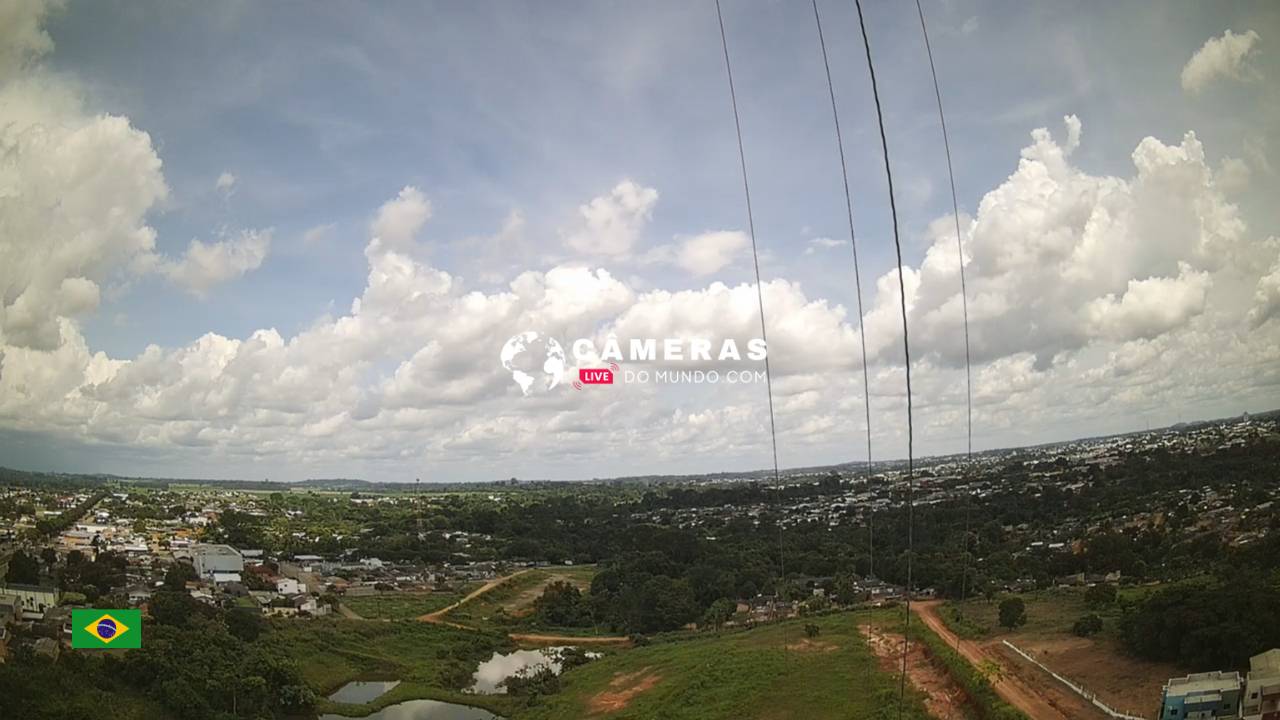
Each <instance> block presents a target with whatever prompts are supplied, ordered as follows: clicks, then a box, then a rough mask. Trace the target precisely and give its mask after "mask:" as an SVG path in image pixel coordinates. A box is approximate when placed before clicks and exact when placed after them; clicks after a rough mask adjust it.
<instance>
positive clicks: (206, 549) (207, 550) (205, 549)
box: [192, 545, 240, 557]
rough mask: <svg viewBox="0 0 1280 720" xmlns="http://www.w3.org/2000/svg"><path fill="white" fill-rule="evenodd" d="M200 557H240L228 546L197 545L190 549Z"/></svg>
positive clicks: (238, 553) (237, 552)
mask: <svg viewBox="0 0 1280 720" xmlns="http://www.w3.org/2000/svg"><path fill="white" fill-rule="evenodd" d="M192 550H193V551H194V552H197V553H200V554H201V555H221V556H223V557H231V556H233V555H234V556H236V557H239V556H240V552H239V551H238V550H236V549H235V548H233V547H231V546H230V545H197V546H195V547H194V548H192Z"/></svg>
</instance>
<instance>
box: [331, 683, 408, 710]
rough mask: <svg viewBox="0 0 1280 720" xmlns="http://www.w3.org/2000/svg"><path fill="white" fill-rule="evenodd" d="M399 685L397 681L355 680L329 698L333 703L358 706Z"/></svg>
mask: <svg viewBox="0 0 1280 720" xmlns="http://www.w3.org/2000/svg"><path fill="white" fill-rule="evenodd" d="M399 684H400V681H399V680H356V681H354V682H349V683H347V684H346V685H343V686H342V687H340V688H338V691H337V692H335V693H334V694H332V695H330V696H329V699H330V700H332V701H334V702H340V703H352V704H356V705H358V704H360V703H367V702H369V701H370V700H374V699H377V698H379V697H382V695H383V694H384V693H386V692H387V691H389V690H391V688H393V687H395V686H397V685H399Z"/></svg>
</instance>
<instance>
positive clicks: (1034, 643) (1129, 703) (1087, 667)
mask: <svg viewBox="0 0 1280 720" xmlns="http://www.w3.org/2000/svg"><path fill="white" fill-rule="evenodd" d="M1013 642H1014V643H1015V644H1017V646H1018V647H1020V648H1022V649H1023V650H1024V651H1026V652H1027V653H1028V654H1029V655H1031V656H1032V657H1034V658H1035V659H1036V660H1039V661H1040V662H1042V663H1044V664H1045V665H1046V666H1047V667H1050V668H1052V669H1053V671H1054V672H1056V673H1058V674H1059V675H1062V676H1063V677H1066V678H1070V679H1071V681H1072V682H1074V683H1076V684H1077V685H1080V686H1082V687H1085V688H1087V689H1088V690H1090V691H1091V692H1094V693H1096V694H1097V695H1098V699H1100V700H1102V701H1103V702H1105V703H1106V704H1108V705H1110V706H1111V707H1113V708H1115V709H1116V710H1119V711H1121V712H1127V713H1129V714H1130V715H1146V714H1148V713H1149V712H1150V709H1151V708H1153V707H1159V706H1160V694H1161V689H1162V688H1163V687H1164V682H1165V680H1166V679H1168V678H1171V677H1175V676H1177V675H1182V674H1184V672H1185V671H1182V670H1179V669H1178V668H1177V667H1176V666H1174V665H1170V664H1167V663H1156V662H1150V661H1147V660H1141V659H1139V658H1134V657H1130V656H1128V655H1125V654H1124V651H1123V650H1122V649H1121V648H1120V647H1119V645H1118V644H1117V643H1116V641H1115V640H1112V639H1109V638H1077V637H1058V638H1025V639H1021V638H1020V639H1017V640H1014V641H1013Z"/></svg>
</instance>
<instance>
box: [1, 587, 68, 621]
mask: <svg viewBox="0 0 1280 720" xmlns="http://www.w3.org/2000/svg"><path fill="white" fill-rule="evenodd" d="M0 600H5V601H8V602H12V603H13V604H14V605H15V606H16V607H15V609H16V610H17V611H18V613H19V614H20V615H21V616H22V618H23V619H25V620H39V619H41V618H43V617H44V611H45V610H48V609H49V608H51V607H57V606H58V588H56V587H42V586H39V585H20V584H18V583H9V584H8V585H5V584H3V583H0Z"/></svg>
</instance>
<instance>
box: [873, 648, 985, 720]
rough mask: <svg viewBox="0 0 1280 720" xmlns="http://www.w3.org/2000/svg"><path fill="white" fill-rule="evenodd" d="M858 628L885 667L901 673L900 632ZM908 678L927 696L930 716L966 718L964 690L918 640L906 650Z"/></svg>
mask: <svg viewBox="0 0 1280 720" xmlns="http://www.w3.org/2000/svg"><path fill="white" fill-rule="evenodd" d="M858 629H859V630H861V631H862V634H863V635H864V636H865V637H866V638H867V644H868V645H870V646H871V650H872V652H874V653H875V655H876V657H877V658H878V659H879V660H880V668H881V669H882V670H884V671H885V672H888V673H892V674H895V675H896V674H898V673H900V672H902V636H901V635H898V634H895V633H890V632H885V631H883V630H881V629H879V628H877V627H875V626H872V625H860V626H859V627H858ZM907 679H908V680H910V681H911V686H912V687H914V688H915V689H916V690H919V691H920V692H921V693H922V694H923V695H924V696H925V700H924V705H925V709H926V710H928V711H929V714H930V715H931V716H933V717H935V718H939V719H940V720H945V719H947V718H956V717H961V718H962V717H966V715H965V714H964V709H963V708H964V705H965V696H964V691H963V690H962V689H961V688H960V686H959V685H957V684H955V682H953V681H952V680H951V676H949V675H948V674H947V672H946V671H945V670H944V669H942V668H940V667H938V666H936V665H934V664H933V662H932V661H931V660H930V659H929V657H928V656H927V655H925V652H924V649H923V647H922V646H921V645H920V644H919V643H912V644H911V646H910V647H909V649H908V650H907Z"/></svg>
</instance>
